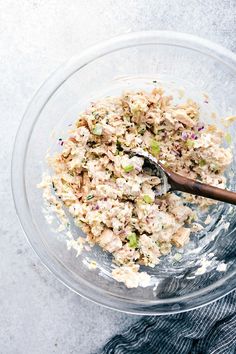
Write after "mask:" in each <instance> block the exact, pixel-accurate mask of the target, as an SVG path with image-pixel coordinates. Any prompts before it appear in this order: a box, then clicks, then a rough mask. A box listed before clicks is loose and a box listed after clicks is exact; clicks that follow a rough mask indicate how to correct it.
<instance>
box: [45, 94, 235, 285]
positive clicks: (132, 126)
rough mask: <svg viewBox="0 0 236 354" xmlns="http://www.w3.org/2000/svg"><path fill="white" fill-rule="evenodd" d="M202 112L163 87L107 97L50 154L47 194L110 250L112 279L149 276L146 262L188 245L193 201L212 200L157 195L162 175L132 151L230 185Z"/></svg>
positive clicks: (227, 159) (135, 280)
mask: <svg viewBox="0 0 236 354" xmlns="http://www.w3.org/2000/svg"><path fill="white" fill-rule="evenodd" d="M199 112H200V109H199V106H198V104H197V103H196V102H194V101H192V100H190V99H189V100H186V102H185V103H181V104H175V103H174V101H173V97H171V96H167V95H165V94H164V92H163V90H162V89H161V88H156V89H154V90H152V91H151V92H144V91H138V92H125V93H124V94H123V95H122V96H120V97H106V98H104V99H102V100H99V101H97V102H95V103H92V104H91V105H90V107H88V109H87V110H86V111H84V112H83V113H81V114H80V115H79V117H78V119H77V120H76V122H75V124H74V126H73V127H71V130H70V131H69V134H68V138H67V139H65V140H62V139H59V143H60V145H61V147H60V149H61V151H60V152H59V153H57V154H56V155H54V156H51V157H49V158H48V164H49V166H50V168H51V175H50V176H47V177H46V182H45V180H44V181H43V182H42V183H41V184H40V187H43V188H44V189H45V195H46V196H47V199H48V200H49V201H50V203H51V204H53V205H54V206H55V209H57V210H58V211H59V212H61V213H63V212H62V211H61V208H62V206H63V207H66V208H67V209H68V211H69V213H70V214H71V216H72V217H73V219H74V222H75V224H76V225H77V226H78V227H79V228H81V229H82V230H83V231H84V232H85V234H86V236H87V240H86V241H87V242H88V243H89V244H90V245H93V244H98V245H99V246H100V247H101V248H102V249H103V250H104V251H107V252H110V253H111V254H112V256H113V260H114V263H115V265H116V268H115V269H114V270H113V277H114V278H115V279H116V280H117V281H120V282H124V283H125V284H126V285H127V286H128V287H136V286H138V285H140V284H141V283H142V282H143V281H144V282H145V281H147V280H148V274H147V273H145V272H140V266H141V265H144V266H149V267H155V266H156V265H157V264H158V263H159V262H160V257H161V256H164V255H167V254H168V253H169V252H170V251H171V248H172V247H173V246H175V247H177V248H181V247H183V246H184V245H185V244H187V243H188V241H189V238H190V236H191V231H192V230H194V231H195V232H196V229H197V227H196V222H194V221H196V220H195V213H194V211H193V207H194V206H196V205H197V206H199V207H200V208H207V207H208V206H209V205H211V204H213V203H215V202H214V201H212V200H209V199H205V198H201V197H196V196H193V195H185V194H182V195H181V196H180V195H176V194H175V193H172V192H168V193H166V194H165V195H160V194H159V193H158V190H159V188H160V184H161V181H160V179H159V177H157V176H153V175H150V174H148V173H147V172H145V171H144V170H143V168H142V167H143V163H144V161H143V158H141V157H136V156H134V157H131V156H130V155H129V154H128V153H127V150H133V149H137V148H138V149H142V150H143V151H145V152H148V153H150V154H152V155H153V156H154V157H156V158H157V159H158V160H159V161H161V163H162V164H164V165H165V166H168V167H169V169H172V170H173V171H174V172H177V173H179V174H181V175H183V176H187V177H190V178H193V179H196V180H199V181H202V182H205V183H208V184H211V185H214V186H217V187H220V188H225V186H226V178H225V176H224V171H225V169H226V168H227V167H228V166H229V165H230V163H231V160H232V154H231V150H230V148H225V147H223V146H222V142H223V139H224V138H225V136H224V133H223V132H222V131H220V130H219V129H218V128H216V127H215V126H213V125H206V124H204V123H203V122H202V121H201V120H200V114H199ZM48 186H49V187H50V191H49V190H48V189H47V188H48ZM46 189H47V192H46ZM52 195H53V196H52ZM80 242H81V240H80Z"/></svg>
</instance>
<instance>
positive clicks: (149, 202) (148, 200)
mask: <svg viewBox="0 0 236 354" xmlns="http://www.w3.org/2000/svg"><path fill="white" fill-rule="evenodd" d="M143 200H144V201H145V203H147V204H152V203H153V199H152V198H151V197H150V195H148V194H145V195H144V196H143Z"/></svg>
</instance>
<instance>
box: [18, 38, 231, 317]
mask: <svg viewBox="0 0 236 354" xmlns="http://www.w3.org/2000/svg"><path fill="white" fill-rule="evenodd" d="M159 83H160V84H161V85H162V86H164V87H165V88H166V90H167V91H170V92H172V93H173V94H175V96H177V94H178V93H180V89H181V92H182V93H183V91H182V89H184V90H185V96H186V97H191V98H194V99H196V100H197V101H198V102H199V103H200V106H201V114H202V119H203V120H204V121H208V122H211V119H213V120H214V123H215V124H217V125H220V126H221V127H222V128H223V129H226V128H225V127H224V126H222V124H221V120H220V118H221V117H225V116H228V115H232V114H236V97H235V92H236V56H235V55H234V54H233V53H231V52H230V51H228V50H226V49H224V48H222V47H220V46H218V45H215V44H213V43H211V42H209V41H206V40H202V39H200V38H197V37H193V36H190V35H186V34H181V33H172V32H142V33H133V34H127V35H124V36H121V37H118V38H115V39H112V40H110V41H107V42H105V43H102V44H100V45H97V46H95V47H93V48H91V49H89V50H87V51H86V52H84V53H83V54H82V55H79V56H78V57H77V56H76V57H74V58H72V59H71V60H69V61H68V62H67V63H65V64H64V65H62V66H61V67H60V68H59V69H58V70H57V71H56V72H55V73H54V74H53V75H52V76H51V77H50V78H49V79H48V80H47V81H46V82H45V83H44V84H43V85H42V86H41V88H40V89H39V91H38V92H37V93H36V95H35V97H34V98H33V100H32V102H31V104H30V106H29V107H28V109H27V112H26V114H25V116H24V118H23V120H22V123H21V126H20V128H19V131H18V134H17V137H16V142H15V148H14V152H13V161H12V189H13V195H14V199H15V205H16V209H17V213H18V215H19V218H20V220H21V223H22V226H23V228H24V230H25V232H26V234H27V237H28V240H29V242H30V243H31V245H32V247H33V248H34V250H35V251H36V253H37V254H38V255H39V257H40V258H41V260H42V262H43V263H44V264H45V265H46V266H47V268H48V269H49V270H51V271H52V272H53V273H54V274H55V275H56V276H57V278H58V279H59V280H60V281H62V282H63V283H64V284H65V285H67V286H68V287H69V288H71V289H72V290H73V291H75V292H76V293H78V294H80V295H82V296H84V297H85V298H88V299H90V300H93V301H95V302H97V303H100V304H102V305H104V306H107V307H110V308H113V309H116V310H120V311H124V312H128V313H135V314H149V315H156V314H168V313H176V312H181V311H187V310H191V309H193V308H196V307H199V306H203V305H205V304H207V303H209V302H211V301H214V300H216V299H218V298H220V297H222V296H224V295H226V294H227V293H229V292H230V291H232V290H233V289H234V288H235V287H236V241H235V236H236V234H235V231H234V229H235V226H236V222H235V221H236V218H235V209H234V208H233V207H230V206H228V205H224V204H223V203H220V204H219V205H218V206H215V207H213V208H212V209H211V210H210V211H209V213H210V215H211V217H212V222H211V223H210V224H209V225H207V226H206V227H205V230H204V231H203V232H201V233H200V235H193V237H192V240H191V242H190V244H189V245H188V246H187V247H186V249H185V250H184V253H183V258H182V260H181V261H180V262H173V258H171V256H168V257H166V258H164V259H163V260H162V261H161V263H160V265H158V266H157V267H155V268H154V269H151V268H150V269H146V271H148V273H149V274H151V275H152V276H153V283H154V285H153V286H150V287H146V288H140V287H139V288H137V289H127V288H126V287H125V286H124V285H123V284H121V283H118V282H116V281H114V280H113V279H112V278H111V277H110V270H111V257H110V256H109V255H108V254H105V253H104V252H102V251H101V249H100V248H99V247H94V248H92V250H91V251H86V250H85V251H84V252H83V253H82V255H80V256H79V257H76V253H75V251H74V250H70V251H68V250H67V247H66V237H65V232H55V231H54V229H55V225H56V223H57V221H56V220H55V221H54V222H53V224H51V225H50V224H48V222H47V220H46V219H45V215H44V211H43V200H42V191H41V190H39V189H37V188H36V184H37V183H39V182H40V180H41V176H42V173H43V172H44V171H45V170H47V166H46V164H45V155H46V153H47V151H48V148H49V147H50V148H51V150H52V151H55V150H57V149H58V148H59V147H58V144H57V139H58V137H60V136H62V135H63V134H64V131H65V130H67V129H68V125H69V124H71V123H72V122H73V121H74V120H75V119H76V117H77V116H78V113H79V112H80V111H81V110H83V109H84V108H85V107H86V106H87V105H88V103H89V102H91V101H92V100H95V99H97V98H98V97H102V96H107V95H114V94H120V93H121V92H122V91H123V90H126V89H127V90H130V89H133V88H137V89H140V88H144V89H151V88H153V87H154V86H155V85H159ZM204 92H205V93H207V94H208V96H209V99H208V98H206V96H204V94H203V93H204ZM181 95H182V94H181ZM181 95H180V96H181ZM213 111H214V112H217V115H216V117H215V114H213V115H212V112H213ZM228 129H230V130H231V135H232V136H233V137H235V134H236V130H235V126H233V125H232V126H231V127H230V128H228ZM233 142H235V139H233ZM234 170H235V161H234V163H233V164H232V168H231V170H230V171H229V172H228V180H229V187H230V188H231V189H233V190H234V189H235V179H236V178H235V177H234V173H233V172H234ZM79 233H80V231H79V230H76V229H74V230H73V234H74V235H75V237H77V235H78V234H79ZM91 259H92V260H96V262H97V264H98V267H97V269H95V270H90V269H89V268H88V262H89V260H91ZM197 269H198V270H197ZM196 270H197V271H196Z"/></svg>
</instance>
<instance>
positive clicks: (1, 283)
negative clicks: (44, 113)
mask: <svg viewBox="0 0 236 354" xmlns="http://www.w3.org/2000/svg"><path fill="white" fill-rule="evenodd" d="M151 29H152V30H154V29H155V30H160V29H162V30H176V31H182V32H187V33H192V34H197V35H200V36H203V37H206V38H208V39H211V40H213V41H215V42H218V43H221V44H222V45H224V46H226V47H228V48H229V49H231V50H233V51H236V41H235V35H236V1H235V0H209V1H203V0H201V1H200V0H199V1H197V0H77V1H76V0H67V1H66V0H19V1H17V0H0V122H1V129H0V138H1V140H0V159H1V183H0V197H1V198H0V210H1V218H0V230H1V233H0V353H3V354H8V353H10V354H51V353H60V354H69V353H79V354H90V353H93V352H96V350H97V349H98V348H99V347H100V346H102V345H103V344H104V343H105V341H106V340H107V339H108V338H109V337H110V336H112V335H113V334H115V333H117V332H118V331H120V330H122V329H123V328H124V327H126V326H128V325H129V324H130V323H132V321H135V320H137V316H130V315H125V314H121V313H117V312H113V311H111V310H108V309H105V308H102V307H100V306H98V305H95V304H93V303H90V302H88V301H86V300H84V299H82V298H80V297H79V296H77V295H75V294H74V293H72V292H70V291H69V290H68V289H67V288H65V287H64V286H63V285H62V284H60V283H59V282H58V281H57V280H56V279H55V278H54V276H53V275H52V274H50V273H49V272H48V271H47V270H46V269H45V268H44V267H43V265H42V264H41V263H40V261H39V260H38V258H37V256H36V255H35V254H34V252H33V251H32V250H31V248H30V247H29V245H28V243H27V241H26V239H25V237H24V235H23V232H22V230H21V227H20V225H19V222H18V220H17V219H16V215H15V211H14V207H13V202H12V198H11V190H10V159H11V151H12V147H13V140H14V136H15V133H16V130H17V127H18V125H19V122H20V120H21V117H22V115H23V112H24V111H25V108H26V106H27V104H28V102H29V101H30V99H31V97H32V95H33V93H34V92H35V90H36V89H37V88H38V87H39V85H40V84H41V82H42V81H44V80H45V79H46V78H47V76H48V75H49V74H50V73H51V72H52V71H54V70H55V69H56V68H57V67H58V66H59V65H60V64H61V63H63V62H64V61H65V60H67V59H68V58H69V57H70V56H72V55H73V54H78V53H80V52H81V51H82V50H83V49H84V48H86V47H88V46H90V45H92V44H94V43H96V42H98V41H101V40H104V39H107V38H110V37H111V36H115V35H118V34H122V33H126V32H130V31H137V30H151ZM13 172H14V171H13Z"/></svg>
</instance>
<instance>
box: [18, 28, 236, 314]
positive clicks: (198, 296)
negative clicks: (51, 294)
mask: <svg viewBox="0 0 236 354" xmlns="http://www.w3.org/2000/svg"><path fill="white" fill-rule="evenodd" d="M173 42H174V43H173ZM150 44H162V45H164V44H167V45H168V44H169V45H172V46H175V45H176V46H180V47H181V46H182V47H187V48H188V49H192V50H195V51H198V52H201V53H202V54H205V55H208V56H211V57H214V58H215V59H217V60H220V61H223V63H224V64H225V65H227V66H229V67H230V68H231V70H234V71H236V55H235V54H234V53H232V52H231V51H230V50H228V49H226V48H224V47H223V46H221V45H219V44H215V43H213V42H211V41H209V40H207V39H203V38H200V37H197V36H193V35H190V34H185V33H181V32H172V31H143V32H132V33H128V34H124V35H120V36H117V37H114V38H111V39H109V40H107V41H104V42H102V43H99V44H96V45H94V46H92V47H90V48H88V49H86V50H85V51H84V52H83V53H82V54H81V55H78V56H73V57H72V58H71V59H69V60H68V61H66V62H65V63H64V64H62V65H61V66H60V67H59V68H58V69H57V70H56V71H55V72H54V73H53V74H51V75H50V76H49V78H48V79H47V80H46V81H45V82H44V83H43V84H42V85H41V86H40V88H39V89H38V90H37V92H36V93H35V95H34V96H33V98H32V100H31V102H30V104H29V105H28V108H27V109H26V112H25V114H24V116H23V118H22V121H21V123H20V126H19V128H18V131H17V134H16V137H15V142H14V148H13V153H12V163H11V186H12V195H13V200H14V204H15V209H16V213H17V215H18V218H19V220H20V223H21V226H22V228H23V231H24V233H25V235H26V238H27V240H28V242H29V243H30V245H31V246H32V248H33V250H34V251H35V253H36V254H37V255H38V256H39V258H40V260H41V261H42V263H43V264H44V265H45V266H46V268H47V269H48V270H49V271H50V272H52V273H53V274H54V275H55V276H56V277H57V279H59V280H60V281H61V282H62V283H63V284H64V285H66V286H67V287H68V288H70V289H71V290H72V291H74V292H75V293H77V294H79V295H81V296H82V297H84V298H87V299H89V300H91V301H93V302H95V303H98V304H101V305H103V306H105V307H108V308H111V309H115V310H118V311H121V312H126V313H131V314H140V315H161V314H173V313H179V312H185V311H190V310H192V309H194V308H198V307H202V306H205V305H207V304H209V303H211V302H213V301H216V300H217V299H220V298H221V297H223V296H225V295H227V294H228V293H230V292H231V291H233V290H234V289H235V288H236V278H235V280H234V275H235V274H236V270H235V271H233V272H232V273H231V274H229V275H227V276H225V277H223V278H222V279H220V280H218V281H216V282H215V283H214V284H211V285H209V286H207V287H206V288H204V289H202V290H197V291H194V292H192V293H191V294H187V295H183V296H179V297H176V298H170V299H164V300H161V299H158V300H148V301H147V302H145V301H140V300H139V301H135V300H134V299H132V301H131V299H130V298H122V297H120V296H115V295H114V294H111V293H110V292H107V291H104V290H103V289H100V288H99V287H96V286H95V285H93V284H90V283H89V282H87V281H84V279H82V278H80V277H79V276H78V277H79V278H80V283H75V281H73V280H72V279H68V277H66V274H64V273H63V267H64V266H63V265H62V264H58V263H57V264H54V263H53V262H52V260H51V259H50V258H49V257H48V253H47V252H46V250H43V249H39V248H38V244H37V240H34V239H33V238H32V236H31V235H32V232H33V231H34V232H36V231H35V225H34V223H33V220H32V218H31V214H30V207H29V204H28V201H27V197H26V195H27V194H26V188H25V174H24V170H25V162H26V155H27V148H28V142H29V139H30V136H31V133H32V131H33V129H34V125H35V124H36V121H37V119H38V117H39V116H40V113H41V111H42V110H43V107H44V106H45V105H46V104H47V102H48V101H49V100H50V98H51V97H52V96H53V94H54V93H55V92H56V91H57V90H58V88H59V87H60V86H61V85H62V84H63V83H64V82H65V81H66V80H67V79H68V78H69V77H70V76H71V75H73V74H74V73H75V72H76V71H78V70H80V69H81V68H83V67H84V66H86V65H87V64H89V63H90V62H92V61H94V60H96V59H98V58H100V57H102V56H105V55H106V54H109V53H111V52H113V51H117V50H120V49H124V48H128V47H132V46H133V47H134V46H137V45H139V46H140V45H150ZM35 112H37V114H35ZM32 117H34V119H32ZM14 171H17V173H14ZM19 186H21V188H19ZM22 190H24V192H25V193H24V195H22V192H21V191H22ZM25 213H27V215H28V218H26V217H25ZM27 220H30V221H29V222H28V221H27ZM57 261H58V260H57ZM62 273H63V275H62ZM228 280H231V284H230V285H229V284H227V286H225V283H226V282H227V281H228ZM78 284H79V286H76V285H78ZM91 289H96V291H95V292H89V290H91Z"/></svg>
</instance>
